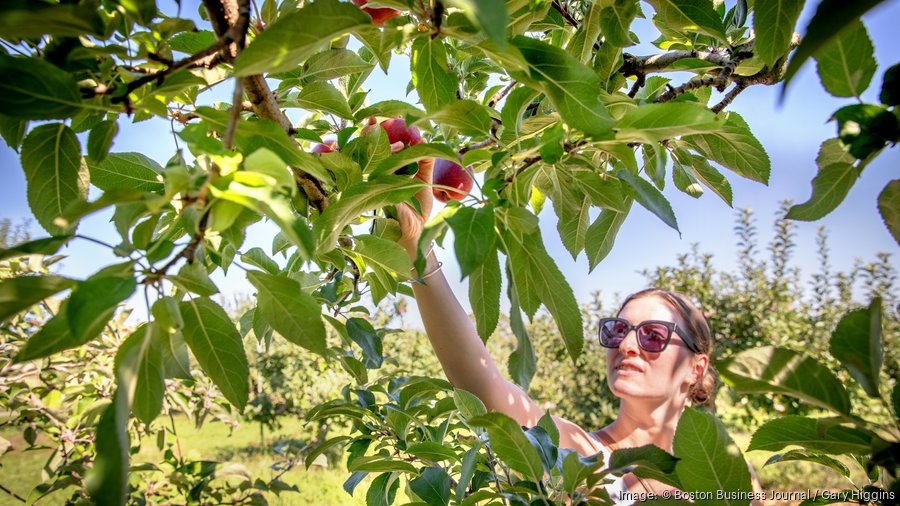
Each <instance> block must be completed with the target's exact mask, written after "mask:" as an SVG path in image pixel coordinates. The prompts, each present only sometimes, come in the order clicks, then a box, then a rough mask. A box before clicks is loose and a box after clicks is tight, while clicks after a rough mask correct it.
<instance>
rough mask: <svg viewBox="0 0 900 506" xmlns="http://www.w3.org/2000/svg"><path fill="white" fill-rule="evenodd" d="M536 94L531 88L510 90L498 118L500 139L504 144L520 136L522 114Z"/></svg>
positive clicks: (516, 139) (515, 141)
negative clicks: (500, 126)
mask: <svg viewBox="0 0 900 506" xmlns="http://www.w3.org/2000/svg"><path fill="white" fill-rule="evenodd" d="M537 95H538V92H537V91H535V90H532V89H531V88H526V87H521V88H516V89H514V90H512V91H511V92H510V93H509V95H507V96H506V101H504V102H503V109H501V111H500V120H501V122H502V123H503V130H502V131H501V132H500V140H501V142H503V143H504V144H515V143H518V142H519V141H520V140H521V139H520V137H522V135H523V133H522V115H523V114H524V112H525V109H526V108H527V107H528V104H530V103H531V101H532V100H533V99H534V98H535V97H536V96H537Z"/></svg>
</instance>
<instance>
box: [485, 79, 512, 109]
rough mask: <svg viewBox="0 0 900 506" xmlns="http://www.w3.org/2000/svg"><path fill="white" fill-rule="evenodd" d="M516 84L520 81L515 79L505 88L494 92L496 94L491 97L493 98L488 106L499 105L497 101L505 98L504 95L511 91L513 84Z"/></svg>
mask: <svg viewBox="0 0 900 506" xmlns="http://www.w3.org/2000/svg"><path fill="white" fill-rule="evenodd" d="M516 84H518V81H516V80H515V79H513V80H512V81H510V83H509V84H508V85H507V86H506V87H505V88H503V89H502V90H500V91H498V92H497V93H494V95H493V96H492V97H491V100H490V101H489V102H488V107H494V106H495V105H497V102H499V101H501V100H503V97H505V96H506V95H507V94H509V92H510V91H511V90H512V89H513V86H515V85H516Z"/></svg>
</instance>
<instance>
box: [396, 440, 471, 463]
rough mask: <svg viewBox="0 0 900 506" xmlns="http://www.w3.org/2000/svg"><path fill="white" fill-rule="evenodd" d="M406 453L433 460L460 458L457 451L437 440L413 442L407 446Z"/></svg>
mask: <svg viewBox="0 0 900 506" xmlns="http://www.w3.org/2000/svg"><path fill="white" fill-rule="evenodd" d="M406 453H409V454H410V455H415V456H416V457H419V458H422V459H426V460H430V461H433V462H442V461H444V460H450V461H454V462H456V461H458V460H459V456H457V455H456V452H455V451H453V450H452V449H450V448H447V447H446V446H444V445H443V444H441V443H438V442H435V441H423V442H421V443H413V444H411V445H409V446H408V447H407V448H406Z"/></svg>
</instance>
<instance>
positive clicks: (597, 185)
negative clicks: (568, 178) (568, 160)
mask: <svg viewBox="0 0 900 506" xmlns="http://www.w3.org/2000/svg"><path fill="white" fill-rule="evenodd" d="M573 175H574V176H575V182H576V183H577V185H578V187H579V188H580V189H581V190H582V191H583V192H584V193H585V194H587V196H588V197H590V199H591V204H593V205H595V206H597V207H602V208H604V209H609V210H611V211H615V212H617V213H627V212H628V209H629V208H630V207H631V200H630V199H629V198H628V197H627V196H626V195H625V192H624V191H623V189H622V184H621V183H620V182H619V180H618V179H616V178H614V177H612V176H611V175H610V174H607V173H605V172H603V173H598V172H594V171H587V170H577V171H574V172H573Z"/></svg>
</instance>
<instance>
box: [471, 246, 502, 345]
mask: <svg viewBox="0 0 900 506" xmlns="http://www.w3.org/2000/svg"><path fill="white" fill-rule="evenodd" d="M500 283H501V279H500V262H499V260H498V259H497V251H496V250H494V251H491V252H489V253H488V254H487V256H486V257H485V260H484V263H482V264H481V265H480V266H479V267H478V268H477V269H475V270H474V271H472V275H471V277H469V301H470V302H471V303H472V312H473V313H474V314H475V328H476V330H477V332H478V336H479V337H481V340H482V341H484V342H487V340H488V338H489V337H491V334H493V333H494V329H496V328H497V322H498V321H499V320H500V288H501V286H500Z"/></svg>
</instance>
